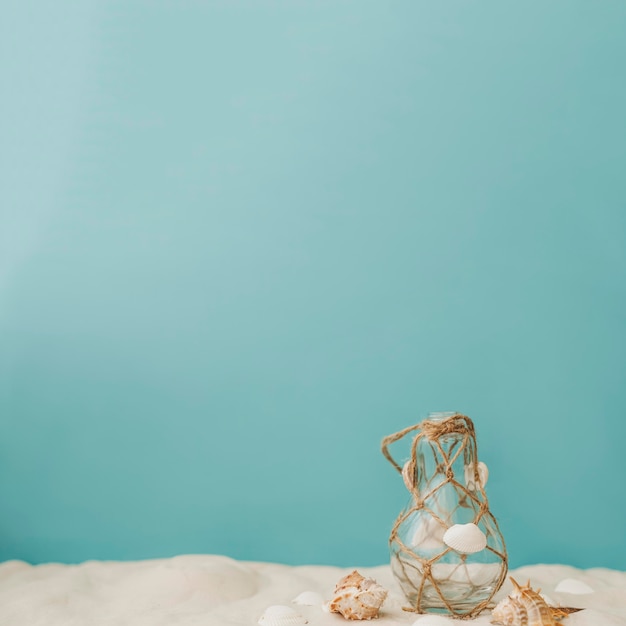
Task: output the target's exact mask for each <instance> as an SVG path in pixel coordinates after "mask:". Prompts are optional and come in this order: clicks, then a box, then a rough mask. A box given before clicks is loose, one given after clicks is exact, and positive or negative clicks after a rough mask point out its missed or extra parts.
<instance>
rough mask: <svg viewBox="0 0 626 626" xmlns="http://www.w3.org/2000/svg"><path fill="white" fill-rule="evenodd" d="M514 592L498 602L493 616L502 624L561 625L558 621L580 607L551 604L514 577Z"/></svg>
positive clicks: (526, 625) (508, 625) (496, 622)
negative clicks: (521, 584) (573, 607)
mask: <svg viewBox="0 0 626 626" xmlns="http://www.w3.org/2000/svg"><path fill="white" fill-rule="evenodd" d="M511 582H512V583H513V592H512V593H511V594H510V595H509V596H507V597H506V598H504V600H501V601H500V602H498V604H497V605H496V606H495V608H494V609H493V611H492V612H491V617H492V618H493V623H494V624H501V625H502V626H561V625H560V622H559V621H558V620H559V619H561V618H562V617H567V616H568V615H569V614H571V613H575V612H576V611H578V610H580V609H572V608H567V607H553V606H549V605H548V604H547V603H546V601H545V599H544V598H543V596H542V595H541V594H540V593H539V591H540V589H538V590H537V591H535V590H534V589H532V588H531V586H530V581H528V583H527V584H526V585H525V586H524V587H522V586H520V585H519V584H518V583H517V582H516V581H515V580H514V579H513V578H511Z"/></svg>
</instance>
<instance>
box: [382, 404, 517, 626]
mask: <svg viewBox="0 0 626 626" xmlns="http://www.w3.org/2000/svg"><path fill="white" fill-rule="evenodd" d="M416 430H417V431H419V432H418V434H417V435H416V436H415V437H414V438H413V442H412V445H411V457H410V459H409V461H408V462H407V467H406V470H405V473H404V476H405V479H407V480H405V482H406V486H407V489H408V490H409V492H410V493H411V495H412V496H413V502H414V504H413V506H412V507H410V508H408V509H407V510H405V511H404V512H403V513H401V514H400V515H399V516H398V518H397V519H396V521H395V523H394V525H393V528H392V529H391V534H390V536H389V543H390V544H394V543H395V544H396V546H398V547H399V548H400V550H401V552H404V553H406V554H407V555H410V556H411V557H412V558H413V559H414V560H415V561H416V562H417V563H418V564H419V567H417V566H416V565H414V564H412V563H410V562H409V561H407V560H406V559H401V558H398V562H399V565H400V567H401V568H402V570H403V574H404V578H405V580H406V582H407V583H408V584H409V585H410V586H411V587H412V588H413V590H414V591H415V592H416V594H417V596H416V597H417V599H416V603H415V606H414V607H407V608H406V610H407V611H415V612H417V613H422V612H423V608H424V606H423V596H424V590H425V587H426V584H427V582H430V585H432V587H433V589H434V590H435V591H436V593H437V595H438V596H439V598H441V602H442V604H443V606H445V608H446V609H447V610H448V611H449V612H450V613H452V614H453V615H454V616H456V617H458V618H460V619H471V618H473V617H476V616H477V615H478V614H479V613H481V612H482V611H484V610H485V609H486V608H488V607H489V605H490V603H491V599H492V598H493V596H494V595H495V594H496V592H497V591H498V589H500V587H501V586H502V583H503V582H504V579H505V577H506V573H507V561H508V558H507V553H506V547H505V546H504V544H503V546H502V548H503V550H502V552H500V551H499V550H496V549H495V548H493V547H492V546H490V545H487V546H486V547H485V550H488V551H490V552H492V553H493V554H494V555H496V556H497V557H498V558H499V559H500V561H501V567H500V573H499V577H498V579H497V581H496V584H495V586H494V588H493V591H492V593H491V594H490V595H489V597H487V598H485V599H484V600H483V601H481V602H479V603H477V604H476V605H475V606H474V607H473V608H471V609H469V611H465V610H464V611H459V610H457V609H455V607H454V606H453V604H452V603H451V602H450V601H449V599H448V598H446V595H445V593H444V592H443V591H442V589H441V585H442V584H444V583H446V582H448V581H450V579H451V577H452V576H454V575H455V573H456V571H457V569H458V568H459V567H465V568H466V572H467V565H466V563H465V559H466V555H464V554H461V563H459V564H458V565H457V566H456V567H455V568H454V569H452V571H450V572H449V573H448V576H446V577H442V576H441V575H440V573H439V574H437V576H435V575H434V573H433V566H434V565H436V564H437V562H438V561H440V560H441V559H442V558H443V557H445V556H446V555H447V554H448V553H450V552H453V550H452V548H450V547H448V546H446V549H445V550H443V551H442V552H440V553H438V554H437V555H435V556H433V557H432V558H430V559H426V558H424V557H423V556H421V555H420V554H417V553H416V552H415V551H414V550H413V549H411V548H410V547H409V546H407V545H405V543H404V542H403V541H402V540H401V538H400V537H399V534H398V531H399V530H400V528H401V526H402V524H403V523H404V522H405V521H406V520H407V519H408V518H409V517H410V516H411V515H413V514H414V513H416V512H417V511H423V512H424V513H426V514H428V515H430V516H431V517H432V519H433V520H435V521H436V522H437V523H438V524H440V525H441V526H442V528H443V529H447V527H448V524H447V522H446V521H445V520H443V519H442V518H441V517H440V516H439V515H437V514H436V513H435V512H434V511H433V510H432V509H431V508H430V507H428V506H427V505H426V501H428V500H429V499H430V498H432V497H436V495H437V492H438V491H439V490H441V489H442V488H444V487H445V486H446V485H452V486H453V487H454V488H455V489H456V490H457V492H458V494H459V495H460V497H459V501H458V504H457V505H456V507H455V508H454V509H453V510H452V511H451V512H450V514H449V517H450V519H454V515H455V513H456V511H457V510H458V508H459V507H460V506H464V507H466V506H467V500H471V501H472V502H473V503H474V505H475V507H474V508H475V509H476V514H475V517H474V519H473V523H474V524H478V523H479V522H480V521H481V520H482V519H483V518H487V519H488V520H489V522H490V523H491V525H492V526H493V527H494V528H495V530H496V532H497V533H498V534H500V532H499V528H498V522H497V521H496V519H495V517H494V516H493V515H492V514H491V512H490V511H489V503H488V500H487V495H486V494H485V491H484V486H483V484H482V481H481V480H480V477H479V474H478V467H477V463H474V467H473V472H474V481H473V487H474V489H478V490H479V491H480V495H481V498H479V497H478V496H477V495H476V494H475V493H473V491H472V490H471V489H469V488H468V487H467V485H464V484H461V483H459V482H458V481H457V480H455V478H454V472H453V470H452V467H453V465H454V463H455V461H456V460H457V459H458V458H459V457H460V455H461V454H464V453H465V451H466V449H467V447H468V445H470V443H471V444H473V449H474V451H477V445H476V434H475V430H474V424H473V422H472V420H471V419H470V418H469V417H467V416H466V415H461V414H460V413H456V414H454V415H452V416H450V417H447V418H445V419H443V420H441V421H430V420H425V421H424V422H421V423H419V424H415V425H414V426H409V427H408V428H405V429H403V430H401V431H399V432H397V433H394V434H392V435H389V436H388V437H385V438H384V439H383V441H382V452H383V454H384V455H385V457H386V458H387V460H388V461H389V462H390V463H391V464H392V465H393V466H394V467H395V468H396V470H397V471H398V472H399V473H400V474H402V473H403V469H402V467H401V466H400V465H399V464H398V463H397V462H396V461H395V459H394V458H393V457H392V456H391V453H390V452H389V446H390V445H391V444H392V443H395V442H396V441H399V440H400V439H402V438H403V437H405V436H406V435H407V434H409V433H410V432H414V431H416ZM450 434H458V435H462V440H461V443H460V445H459V446H458V449H456V450H455V448H456V447H457V446H456V445H453V446H452V447H451V449H450V454H451V456H449V455H448V454H446V452H445V450H444V449H443V446H442V445H441V441H440V439H441V438H442V437H444V436H446V435H450ZM424 438H426V439H427V440H428V441H429V443H430V444H431V448H432V447H433V446H434V447H435V448H436V450H437V451H438V452H439V454H440V455H441V459H442V460H443V463H440V462H439V461H438V459H437V457H436V454H435V449H434V448H433V455H434V457H435V461H436V462H437V468H436V469H437V473H439V474H445V480H443V481H441V482H440V483H439V484H438V485H437V486H435V487H433V488H432V489H431V490H430V491H428V492H427V493H425V494H420V493H419V492H418V490H417V485H416V482H415V476H416V466H417V458H416V457H417V448H418V445H419V443H420V441H421V440H422V439H424ZM452 452H454V454H453V455H452ZM407 567H409V568H411V569H413V570H414V571H415V572H416V574H417V579H418V580H419V583H418V584H417V585H415V584H414V583H413V577H411V576H409V574H408V573H407V571H406V568H407ZM420 570H421V571H420ZM468 578H469V575H468ZM470 580H471V578H470Z"/></svg>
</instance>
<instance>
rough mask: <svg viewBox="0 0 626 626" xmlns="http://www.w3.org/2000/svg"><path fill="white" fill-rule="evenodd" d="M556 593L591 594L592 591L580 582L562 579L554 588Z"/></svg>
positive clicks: (573, 579)
mask: <svg viewBox="0 0 626 626" xmlns="http://www.w3.org/2000/svg"><path fill="white" fill-rule="evenodd" d="M554 591H555V592H556V593H578V594H583V593H593V589H592V588H591V587H590V586H589V585H588V584H587V583H584V582H583V581H582V580H576V579H575V578H565V579H563V580H562V581H561V582H560V583H559V584H558V585H557V586H556V587H555V588H554Z"/></svg>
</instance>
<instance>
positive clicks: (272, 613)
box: [258, 604, 309, 626]
mask: <svg viewBox="0 0 626 626" xmlns="http://www.w3.org/2000/svg"><path fill="white" fill-rule="evenodd" d="M258 623H259V624H261V626H296V624H308V623H309V622H308V620H307V619H306V618H305V617H304V616H303V615H300V613H298V612H297V611H294V610H293V609H292V608H291V607H289V606H281V605H280V604H275V605H273V606H268V607H267V608H266V609H265V612H264V613H263V615H261V617H260V618H259V622H258Z"/></svg>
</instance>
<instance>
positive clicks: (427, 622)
mask: <svg viewBox="0 0 626 626" xmlns="http://www.w3.org/2000/svg"><path fill="white" fill-rule="evenodd" d="M452 624H454V621H453V620H451V619H450V618H449V617H444V616H443V615H424V616H423V617H418V618H417V619H416V620H415V621H414V622H413V626H449V625H452Z"/></svg>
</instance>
